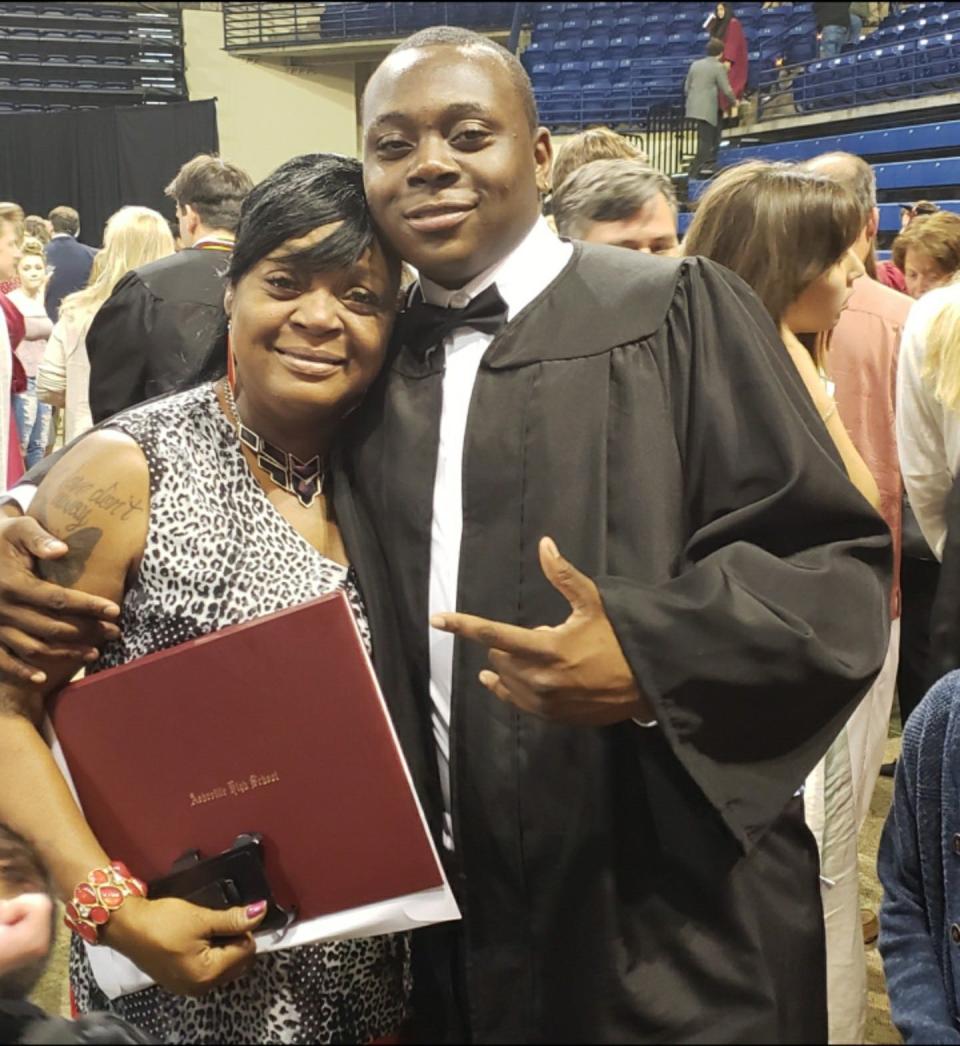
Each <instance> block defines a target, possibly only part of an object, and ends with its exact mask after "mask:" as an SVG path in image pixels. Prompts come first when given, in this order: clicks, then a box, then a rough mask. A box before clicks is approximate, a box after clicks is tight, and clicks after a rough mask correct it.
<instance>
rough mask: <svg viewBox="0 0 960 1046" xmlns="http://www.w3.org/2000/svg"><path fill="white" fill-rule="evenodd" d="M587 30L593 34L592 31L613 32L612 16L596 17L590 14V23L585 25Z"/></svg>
mask: <svg viewBox="0 0 960 1046" xmlns="http://www.w3.org/2000/svg"><path fill="white" fill-rule="evenodd" d="M587 32H588V33H590V34H591V35H593V34H594V33H607V34H609V33H611V32H613V16H612V15H611V16H610V17H609V18H608V17H606V16H605V15H602V16H601V17H599V18H598V17H597V16H596V15H595V14H592V15H591V16H590V24H589V25H588V26H587Z"/></svg>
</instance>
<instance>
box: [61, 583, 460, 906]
mask: <svg viewBox="0 0 960 1046" xmlns="http://www.w3.org/2000/svg"><path fill="white" fill-rule="evenodd" d="M50 718H51V720H52V723H53V727H54V730H55V732H56V735H57V738H58V739H59V742H60V745H61V747H62V750H63V754H64V756H65V759H66V763H67V765H68V767H69V769H70V774H71V777H72V779H73V783H74V787H75V789H76V792H77V795H78V797H79V799H80V804H81V806H82V807H83V810H84V813H85V815H86V818H87V821H88V822H89V823H90V826H91V828H92V829H93V831H94V833H95V834H96V836H97V838H98V839H99V840H100V843H101V845H102V846H103V848H104V849H105V850H106V851H107V853H108V854H109V855H110V856H111V857H112V858H117V859H120V860H123V861H125V862H126V863H127V865H128V866H129V867H130V868H131V869H132V870H133V872H134V874H136V875H138V876H140V877H141V878H143V879H147V880H149V879H154V878H158V877H160V876H163V875H166V874H167V873H168V872H169V871H170V868H171V865H172V863H173V862H174V861H175V860H176V859H177V858H178V857H179V856H180V855H181V854H182V853H183V852H184V851H186V850H194V849H196V850H200V851H201V852H202V853H203V855H204V856H205V857H209V856H212V855H214V854H218V853H220V852H221V851H223V850H226V849H228V848H229V847H230V845H231V844H232V843H233V840H234V838H235V837H236V836H237V835H239V834H241V833H244V832H259V833H260V834H261V835H262V837H263V841H264V847H265V854H266V868H267V875H268V878H269V880H270V884H271V886H272V888H273V891H274V896H275V898H276V900H277V901H278V903H279V904H281V905H283V906H284V907H290V906H294V907H296V908H297V911H298V915H299V918H300V919H312V918H316V917H318V916H321V915H326V914H329V913H332V912H339V911H343V910H344V909H348V908H355V907H360V906H362V905H365V904H372V903H374V902H377V901H383V900H388V899H391V898H396V897H401V896H403V895H407V894H413V893H416V892H418V891H421V890H428V889H431V888H436V887H441V886H443V885H444V882H445V881H444V878H443V873H442V871H441V869H440V866H439V863H438V860H437V856H436V851H435V850H434V848H433V845H432V843H431V841H430V838H429V835H428V832H427V828H426V824H425V822H424V819H423V815H422V812H421V810H420V807H419V804H418V802H417V800H416V797H415V795H414V792H413V786H412V783H411V780H410V776H409V773H408V771H407V768H406V766H405V764H404V761H403V757H402V755H401V753H400V748H399V745H398V743H397V740H396V735H395V734H394V731H393V727H392V725H391V723H390V720H389V717H388V715H387V710H386V706H385V704H384V702H383V698H382V696H381V694H380V691H379V687H378V685H377V681H376V677H375V676H374V673H373V668H372V666H371V664H370V661H369V658H368V657H367V654H366V651H365V649H364V646H363V642H362V640H361V638H360V634H359V632H358V630H357V626H356V624H355V622H354V620H353V616H352V613H351V610H350V607H349V604H348V602H347V599H346V597H345V596H344V595H343V593H342V592H338V593H335V594H333V595H330V596H326V597H324V598H323V599H318V600H316V601H314V602H311V603H306V604H304V605H303V606H299V607H295V608H293V609H292V610H286V611H283V612H281V613H278V614H273V615H271V616H269V617H265V618H259V619H257V620H255V621H251V622H249V623H248V624H243V625H237V626H235V627H231V628H226V629H224V630H223V631H220V632H215V633H212V634H211V635H209V636H205V637H203V638H201V639H198V640H195V641H193V642H190V643H185V644H183V645H182V646H178V647H174V648H173V649H170V650H165V651H162V652H160V653H157V654H152V655H150V656H149V657H144V658H141V659H140V660H138V661H135V662H132V663H131V664H128V665H124V666H122V667H120V668H116V669H111V670H108V671H105V672H102V673H98V674H97V675H94V676H91V677H89V678H87V679H84V680H82V681H81V682H78V683H74V684H72V685H70V686H68V687H66V688H65V689H64V690H63V691H62V692H61V693H60V694H59V695H58V696H57V697H56V698H55V699H54V700H53V702H52V703H51V706H50Z"/></svg>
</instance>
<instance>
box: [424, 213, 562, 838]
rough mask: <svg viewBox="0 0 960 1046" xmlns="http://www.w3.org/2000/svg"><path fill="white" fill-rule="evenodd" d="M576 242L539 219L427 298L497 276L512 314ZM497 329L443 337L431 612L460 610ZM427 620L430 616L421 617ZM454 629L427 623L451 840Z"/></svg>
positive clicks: (459, 299) (464, 299)
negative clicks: (468, 516) (481, 411)
mask: <svg viewBox="0 0 960 1046" xmlns="http://www.w3.org/2000/svg"><path fill="white" fill-rule="evenodd" d="M572 251H573V248H572V247H571V246H570V244H569V243H564V242H563V241H561V240H559V239H557V237H556V236H555V235H554V234H553V233H552V232H551V231H550V228H549V226H548V225H547V223H546V222H545V221H544V220H543V219H540V220H539V221H538V222H537V223H536V225H534V227H533V228H532V229H531V230H530V232H529V233H528V234H527V236H526V237H525V238H524V239H523V240H522V241H521V243H520V244H519V245H518V246H517V247H516V248H515V249H514V250H513V252H512V253H511V254H509V255H507V257H506V258H504V259H503V260H502V261H500V262H498V263H497V264H496V265H494V266H493V267H492V268H490V269H488V270H487V271H486V272H484V273H481V274H480V275H479V276H477V277H476V278H475V279H473V280H471V281H470V283H468V284H467V285H466V286H464V287H462V288H460V289H459V290H456V291H449V290H446V289H445V288H443V287H440V286H439V285H438V284H436V283H433V282H431V281H430V280H428V279H426V278H424V277H421V278H420V289H421V291H422V293H423V297H424V300H425V301H427V302H428V303H430V304H431V305H440V306H443V307H444V308H453V309H462V308H465V307H466V306H467V305H468V304H469V303H470V302H471V301H472V300H473V299H474V298H476V297H477V296H478V295H479V294H481V293H482V292H483V291H485V290H486V289H487V288H488V287H490V286H491V285H492V284H494V283H495V284H496V285H497V290H498V291H499V293H500V297H501V298H503V300H504V302H505V303H506V306H507V321H508V322H509V321H510V320H512V319H513V318H514V317H515V316H516V315H517V314H518V313H519V312H521V311H522V310H523V309H524V308H526V306H527V305H529V304H530V302H532V301H533V300H534V299H535V298H536V297H538V296H539V295H540V294H541V293H542V292H543V291H544V290H546V288H547V287H548V286H549V285H550V284H551V283H552V282H553V280H554V279H556V277H557V276H558V275H559V274H560V272H561V270H562V269H563V268H564V266H565V265H566V264H567V262H568V261H569V259H570V255H571V253H572ZM492 341H493V335H491V334H482V333H481V332H480V331H476V330H473V329H472V328H469V327H461V328H459V329H458V330H456V331H454V332H453V333H452V334H451V335H449V336H448V337H447V338H445V339H444V341H443V350H444V353H445V356H446V364H445V369H444V374H443V408H442V413H441V415H440V449H439V454H438V457H437V475H436V481H435V483H434V489H433V522H432V524H431V529H430V603H429V605H430V614H431V615H432V614H436V613H441V612H443V611H451V610H457V609H458V606H457V578H458V576H459V572H460V540H461V537H462V534H463V486H462V483H463V444H464V439H465V437H466V431H467V415H468V413H469V410H470V400H471V398H472V396H473V386H474V382H475V381H476V377H477V371H478V370H479V368H480V361H481V360H482V359H483V356H484V353H485V352H486V351H487V348H488V347H489V346H490V343H491V342H492ZM424 626H425V627H428V626H427V622H424ZM453 646H454V637H453V636H452V635H449V634H447V633H445V632H438V631H437V630H436V629H430V698H431V701H432V704H433V709H432V712H431V719H432V723H433V736H434V740H435V742H436V745H437V759H438V762H439V765H440V783H441V787H442V790H443V805H444V824H443V842H444V844H445V845H446V846H447V847H448V848H450V849H452V848H453V822H452V818H451V803H450V707H451V692H452V689H453Z"/></svg>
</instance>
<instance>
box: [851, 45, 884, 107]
mask: <svg viewBox="0 0 960 1046" xmlns="http://www.w3.org/2000/svg"><path fill="white" fill-rule="evenodd" d="M889 50H891V49H890V48H885V47H871V48H867V49H865V50H861V51H858V52H857V54H856V62H857V65H856V70H857V94H858V95H859V96H860V97H861V98H863V99H865V100H867V101H871V102H875V101H878V100H879V99H881V98H883V96H884V89H883V85H884V79H883V75H882V65H881V63H882V60H883V58H884V57H885V56H886V55H887V52H888V51H889Z"/></svg>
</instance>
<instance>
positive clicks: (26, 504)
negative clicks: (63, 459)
mask: <svg viewBox="0 0 960 1046" xmlns="http://www.w3.org/2000/svg"><path fill="white" fill-rule="evenodd" d="M37 489H38V488H37V487H35V486H34V485H33V484H32V483H20V484H19V485H18V486H16V487H14V488H13V490H8V491H7V492H6V494H4V495H3V498H2V499H0V502H2V501H13V502H15V503H16V504H17V505H19V506H20V511H21V512H22V513H23V514H24V515H26V514H27V513H28V512H29V511H30V505H31V503H32V502H33V499H34V497H35V496H36V493H37Z"/></svg>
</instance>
